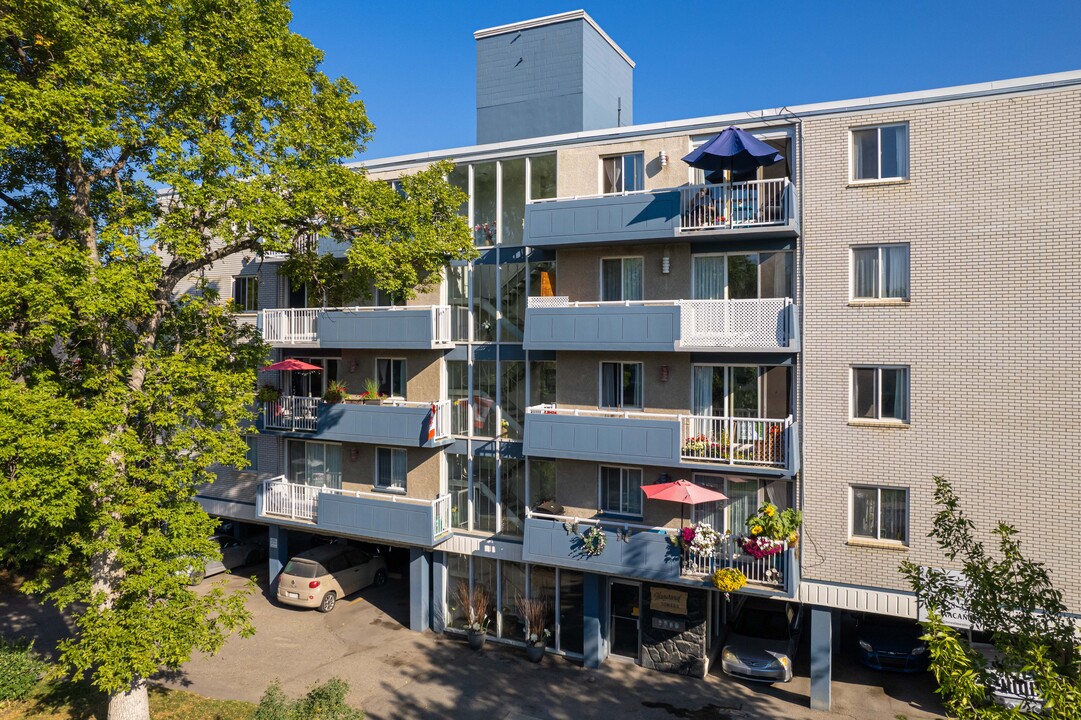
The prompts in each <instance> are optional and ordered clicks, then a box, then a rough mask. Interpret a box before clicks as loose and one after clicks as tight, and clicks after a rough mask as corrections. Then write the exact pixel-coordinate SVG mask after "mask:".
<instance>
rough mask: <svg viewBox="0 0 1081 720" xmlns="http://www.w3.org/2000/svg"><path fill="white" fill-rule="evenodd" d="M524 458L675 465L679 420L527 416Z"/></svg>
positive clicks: (677, 459)
mask: <svg viewBox="0 0 1081 720" xmlns="http://www.w3.org/2000/svg"><path fill="white" fill-rule="evenodd" d="M523 452H524V454H525V455H526V456H534V457H558V458H570V459H577V460H599V461H601V462H618V463H630V464H637V465H664V466H671V465H679V421H678V420H675V419H673V420H644V419H639V418H635V419H627V418H620V417H598V416H586V415H554V414H553V415H547V414H544V413H528V414H527V415H526V418H525V444H524V446H523Z"/></svg>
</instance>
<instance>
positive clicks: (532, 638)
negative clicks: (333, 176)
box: [529, 633, 537, 643]
mask: <svg viewBox="0 0 1081 720" xmlns="http://www.w3.org/2000/svg"><path fill="white" fill-rule="evenodd" d="M529 642H531V643H535V642H537V633H530V634H529Z"/></svg>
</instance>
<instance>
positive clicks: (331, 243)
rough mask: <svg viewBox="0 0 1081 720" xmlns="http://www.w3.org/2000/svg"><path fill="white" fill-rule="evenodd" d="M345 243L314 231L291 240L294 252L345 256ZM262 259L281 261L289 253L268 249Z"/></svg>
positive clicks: (286, 258) (286, 257)
mask: <svg viewBox="0 0 1081 720" xmlns="http://www.w3.org/2000/svg"><path fill="white" fill-rule="evenodd" d="M345 250H346V245H345V244H344V243H340V242H338V241H337V240H333V239H331V238H328V237H321V236H318V235H316V234H314V233H308V234H305V235H301V236H299V237H297V238H295V239H294V240H293V252H294V253H297V254H299V253H306V252H314V253H316V254H317V255H332V256H334V257H338V258H341V257H345ZM263 259H264V260H267V261H282V260H288V259H289V253H284V252H277V251H275V250H270V251H267V252H265V253H263Z"/></svg>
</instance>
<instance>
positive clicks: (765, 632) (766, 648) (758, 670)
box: [721, 598, 803, 682]
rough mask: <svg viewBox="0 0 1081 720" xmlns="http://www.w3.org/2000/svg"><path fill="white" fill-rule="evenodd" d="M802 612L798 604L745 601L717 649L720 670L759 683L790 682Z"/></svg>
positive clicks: (753, 599) (773, 601) (756, 600)
mask: <svg viewBox="0 0 1081 720" xmlns="http://www.w3.org/2000/svg"><path fill="white" fill-rule="evenodd" d="M802 610H803V608H802V606H801V605H799V604H798V603H790V602H781V601H777V600H758V599H755V598H752V599H749V600H747V601H746V602H745V603H744V605H743V607H742V608H741V609H740V613H739V615H738V617H737V618H736V624H735V627H733V628H732V632H731V633H729V635H728V641H727V642H726V643H725V646H724V649H723V650H721V669H722V670H724V672H725V673H727V674H729V675H735V676H736V677H741V678H745V679H747V680H757V681H759V682H788V681H789V680H791V679H792V660H793V658H794V657H795V655H796V648H797V647H798V646H799V635H800V630H801V628H800V624H801V621H802V617H803V612H802Z"/></svg>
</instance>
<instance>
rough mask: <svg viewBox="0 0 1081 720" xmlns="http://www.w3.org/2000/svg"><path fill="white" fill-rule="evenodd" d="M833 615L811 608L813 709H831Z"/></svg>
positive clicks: (823, 609) (825, 609)
mask: <svg viewBox="0 0 1081 720" xmlns="http://www.w3.org/2000/svg"><path fill="white" fill-rule="evenodd" d="M832 615H833V613H831V612H830V610H829V608H823V607H813V608H811V709H812V710H824V711H826V712H829V709H830V683H831V679H830V675H831V671H832V667H831V666H832V660H833V618H832Z"/></svg>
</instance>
